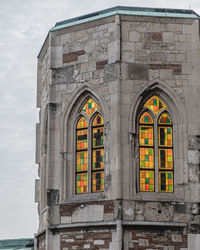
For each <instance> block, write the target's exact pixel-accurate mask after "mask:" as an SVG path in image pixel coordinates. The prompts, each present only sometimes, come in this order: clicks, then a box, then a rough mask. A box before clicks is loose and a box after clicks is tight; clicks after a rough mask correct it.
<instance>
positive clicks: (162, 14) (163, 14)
mask: <svg viewBox="0 0 200 250" xmlns="http://www.w3.org/2000/svg"><path fill="white" fill-rule="evenodd" d="M117 14H121V15H134V16H155V17H177V18H194V19H195V18H199V17H198V15H196V14H185V13H174V12H173V13H170V12H159V11H153V10H152V9H149V11H148V9H147V10H145V11H137V10H133V11H131V10H114V11H110V12H107V13H104V14H99V15H96V16H92V17H88V18H83V19H81V20H73V19H72V21H71V22H70V20H69V22H67V23H64V22H63V24H59V23H58V24H57V25H56V26H55V27H53V28H52V29H50V32H51V31H55V30H60V29H64V28H68V27H71V26H75V25H78V24H82V23H87V22H91V21H95V20H98V19H102V18H105V17H109V16H113V15H117Z"/></svg>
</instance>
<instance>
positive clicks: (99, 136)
mask: <svg viewBox="0 0 200 250" xmlns="http://www.w3.org/2000/svg"><path fill="white" fill-rule="evenodd" d="M92 134H93V135H92V141H93V148H97V147H103V145H104V142H103V140H104V138H103V134H104V128H103V127H97V128H93V129H92Z"/></svg>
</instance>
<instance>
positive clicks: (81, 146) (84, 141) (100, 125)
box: [75, 98, 104, 194]
mask: <svg viewBox="0 0 200 250" xmlns="http://www.w3.org/2000/svg"><path fill="white" fill-rule="evenodd" d="M98 110H99V111H100V110H101V108H100V106H99V105H98V104H97V103H96V102H95V101H94V100H93V99H92V98H90V99H88V100H87V102H86V103H85V104H84V106H83V108H82V109H81V113H82V112H83V113H84V114H83V113H82V114H83V115H84V116H85V117H84V116H83V115H81V116H80V118H79V120H78V122H77V125H76V178H75V182H76V194H84V193H88V192H102V191H103V190H104V122H103V118H102V116H101V115H100V114H99V113H97V114H96V115H95V117H94V118H93V117H92V114H94V112H95V111H98ZM86 117H87V118H86ZM91 118H92V119H93V120H92V122H91ZM88 124H89V125H88ZM88 136H89V138H88ZM89 155H91V156H92V157H91V159H90V157H89ZM89 170H90V171H89ZM89 178H91V184H90V182H88V180H89Z"/></svg>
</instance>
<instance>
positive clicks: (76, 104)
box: [61, 85, 109, 199]
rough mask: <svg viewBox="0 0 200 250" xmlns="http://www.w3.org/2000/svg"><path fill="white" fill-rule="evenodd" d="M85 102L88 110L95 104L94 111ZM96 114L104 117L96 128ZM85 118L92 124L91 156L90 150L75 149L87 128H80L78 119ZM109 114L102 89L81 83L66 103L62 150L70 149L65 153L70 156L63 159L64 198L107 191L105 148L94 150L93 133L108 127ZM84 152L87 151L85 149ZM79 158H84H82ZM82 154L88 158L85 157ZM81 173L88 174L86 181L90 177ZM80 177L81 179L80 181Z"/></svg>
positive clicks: (90, 136) (90, 138)
mask: <svg viewBox="0 0 200 250" xmlns="http://www.w3.org/2000/svg"><path fill="white" fill-rule="evenodd" d="M85 105H87V109H90V106H91V112H90V111H86V110H85V109H84V107H85ZM93 105H94V107H93ZM88 112H89V113H88ZM96 116H100V117H101V118H102V120H103V124H99V125H98V124H97V125H96V126H94V128H93V126H92V125H93V124H92V122H93V120H94V119H95V118H96ZM81 117H84V118H86V119H87V126H88V132H87V136H88V147H89V148H88V150H87V155H84V154H86V153H83V152H82V155H81V153H80V151H81V150H80V149H78V151H77V150H75V151H74V149H76V147H77V146H76V139H75V138H77V131H79V130H80V131H81V130H83V129H81V128H77V124H78V121H79V119H81ZM108 117H109V112H108V108H107V104H106V102H105V100H104V98H103V97H102V95H101V94H100V93H99V92H98V91H96V90H94V89H93V88H92V87H91V86H89V85H84V86H81V87H80V88H79V89H78V90H76V91H75V92H74V94H73V95H72V96H71V98H70V99H69V100H68V102H67V103H66V105H65V107H64V110H63V113H62V120H61V128H62V129H61V131H62V132H61V149H62V152H66V153H64V154H65V155H66V156H65V158H64V159H63V164H62V171H63V174H62V176H63V185H62V187H63V192H62V193H63V197H62V198H63V199H65V198H66V197H69V196H72V195H73V194H75V193H76V194H82V193H90V192H102V191H103V186H104V162H103V161H104V147H102V148H94V149H93V147H92V145H93V141H92V140H94V138H93V135H94V133H95V129H97V128H99V129H100V130H102V128H103V127H104V124H105V123H106V122H108V120H109V118H108ZM84 118H83V120H84ZM77 129H78V130H77ZM101 132H102V131H100V133H101ZM82 151H85V149H84V150H82ZM97 151H98V152H97ZM95 153H96V154H95ZM78 157H79V158H80V159H78ZM81 157H82V158H84V159H82V160H81ZM95 157H96V158H95ZM86 158H87V161H86ZM95 159H96V160H95ZM99 159H100V163H99ZM97 160H98V161H97ZM78 161H79V162H82V163H83V162H84V164H85V163H86V162H87V166H88V169H87V170H86V167H85V165H84V164H82V165H83V166H82V165H81V164H79V162H78ZM95 161H96V163H97V162H98V164H96V163H95ZM77 162H78V163H77ZM77 164H78V165H77ZM92 164H93V165H95V164H96V165H98V168H96V167H94V168H93V167H92ZM96 165H95V166H96ZM78 167H79V169H80V171H82V170H83V171H82V172H80V171H79V169H78ZM83 168H85V169H83ZM81 174H82V175H84V174H85V175H86V174H87V180H86V176H80V178H79V175H81ZM93 175H94V177H93ZM77 178H79V180H78V179H77ZM81 178H82V179H81ZM75 179H76V181H75ZM94 179H95V180H94ZM78 181H80V183H78ZM81 183H82V184H81ZM84 183H85V184H84ZM78 184H80V185H83V188H82V187H81V186H80V185H79V190H78V189H77V185H78ZM84 185H85V186H84ZM86 185H87V188H88V189H87V190H86ZM81 188H82V189H84V191H83V192H82V191H81Z"/></svg>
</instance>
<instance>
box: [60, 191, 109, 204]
mask: <svg viewBox="0 0 200 250" xmlns="http://www.w3.org/2000/svg"><path fill="white" fill-rule="evenodd" d="M104 199H105V195H104V192H101V193H90V194H74V195H72V196H71V197H68V198H66V199H65V200H63V201H62V202H61V203H64V204H65V203H76V202H77V203H80V202H89V201H98V200H104Z"/></svg>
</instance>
